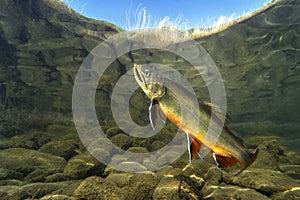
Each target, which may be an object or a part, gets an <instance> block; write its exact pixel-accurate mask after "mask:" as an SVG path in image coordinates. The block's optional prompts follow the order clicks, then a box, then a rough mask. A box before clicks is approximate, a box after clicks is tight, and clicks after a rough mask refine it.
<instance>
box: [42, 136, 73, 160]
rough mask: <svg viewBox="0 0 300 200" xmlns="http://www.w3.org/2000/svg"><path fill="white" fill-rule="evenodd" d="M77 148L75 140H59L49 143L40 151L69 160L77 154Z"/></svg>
mask: <svg viewBox="0 0 300 200" xmlns="http://www.w3.org/2000/svg"><path fill="white" fill-rule="evenodd" d="M77 148H78V143H77V142H76V141H74V140H59V141H51V142H48V143H47V144H45V145H43V146H42V147H41V148H40V149H39V151H40V152H43V153H48V154H52V155H56V156H59V157H63V158H65V159H66V160H69V159H70V158H71V157H73V156H74V155H76V154H77V152H76V149H77Z"/></svg>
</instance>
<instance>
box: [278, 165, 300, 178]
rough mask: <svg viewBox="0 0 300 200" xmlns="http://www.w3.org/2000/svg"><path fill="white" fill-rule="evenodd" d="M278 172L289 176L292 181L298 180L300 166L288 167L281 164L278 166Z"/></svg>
mask: <svg viewBox="0 0 300 200" xmlns="http://www.w3.org/2000/svg"><path fill="white" fill-rule="evenodd" d="M279 168H280V171H282V172H284V173H285V174H287V175H289V176H290V177H292V178H293V179H296V180H298V181H299V180H300V166H299V165H290V164H282V165H279Z"/></svg>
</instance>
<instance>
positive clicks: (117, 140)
mask: <svg viewBox="0 0 300 200" xmlns="http://www.w3.org/2000/svg"><path fill="white" fill-rule="evenodd" d="M110 141H111V142H112V143H114V144H115V145H116V146H118V147H120V148H122V149H127V148H128V147H130V146H131V140H130V137H129V136H128V135H125V134H123V133H119V134H117V135H115V136H113V137H111V138H110Z"/></svg>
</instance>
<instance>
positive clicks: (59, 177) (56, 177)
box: [45, 173, 69, 183]
mask: <svg viewBox="0 0 300 200" xmlns="http://www.w3.org/2000/svg"><path fill="white" fill-rule="evenodd" d="M67 180H69V176H67V175H66V174H64V173H55V174H51V175H48V176H46V177H45V182H48V183H51V182H60V181H67Z"/></svg>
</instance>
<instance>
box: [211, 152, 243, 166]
mask: <svg viewBox="0 0 300 200" xmlns="http://www.w3.org/2000/svg"><path fill="white" fill-rule="evenodd" d="M213 156H214V159H215V162H216V164H217V166H218V167H219V168H225V167H231V166H233V165H235V164H236V163H237V160H236V159H235V158H232V157H230V156H228V157H227V156H221V155H218V154H215V153H213Z"/></svg>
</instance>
